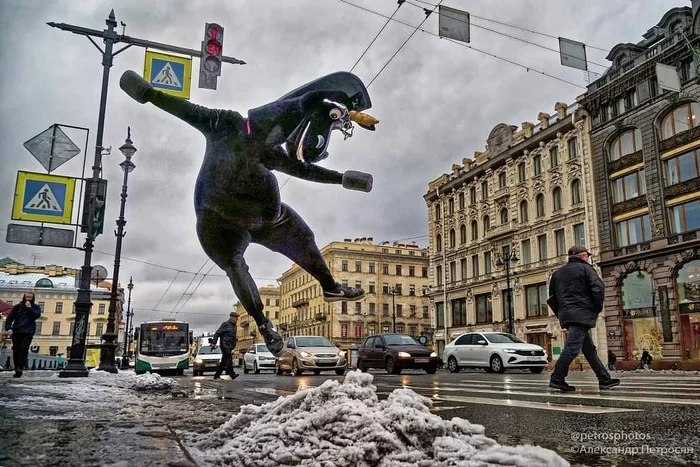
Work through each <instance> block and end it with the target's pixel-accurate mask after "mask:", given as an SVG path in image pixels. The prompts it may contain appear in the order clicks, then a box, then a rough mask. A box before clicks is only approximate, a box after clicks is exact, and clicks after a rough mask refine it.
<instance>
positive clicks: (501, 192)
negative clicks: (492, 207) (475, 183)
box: [493, 186, 510, 201]
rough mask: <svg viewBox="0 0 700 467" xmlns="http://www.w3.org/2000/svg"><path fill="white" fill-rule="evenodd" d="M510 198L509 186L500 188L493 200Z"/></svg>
mask: <svg viewBox="0 0 700 467" xmlns="http://www.w3.org/2000/svg"><path fill="white" fill-rule="evenodd" d="M508 196H510V190H509V189H508V186H504V187H503V188H499V189H498V190H496V191H495V192H494V194H493V199H494V201H498V200H500V199H503V198H507V197H508Z"/></svg>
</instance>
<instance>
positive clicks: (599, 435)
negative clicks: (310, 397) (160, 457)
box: [181, 369, 700, 466]
mask: <svg viewBox="0 0 700 467" xmlns="http://www.w3.org/2000/svg"><path fill="white" fill-rule="evenodd" d="M237 371H240V369H237ZM371 373H372V374H373V375H374V376H375V379H374V384H375V385H376V386H377V392H378V393H379V396H380V398H385V397H386V396H387V395H388V394H389V393H390V392H391V391H392V390H394V389H396V388H401V387H406V388H411V389H413V390H414V391H416V392H418V393H420V394H422V395H424V396H426V397H428V398H429V399H431V400H432V401H433V404H434V412H435V413H437V414H438V415H440V416H441V417H443V418H445V419H450V418H452V417H460V418H465V419H467V420H469V421H470V422H472V423H478V424H481V425H484V426H485V427H486V435H487V436H489V437H491V438H494V439H496V440H497V441H498V442H500V443H502V444H536V445H539V446H542V447H546V448H549V449H553V450H555V451H556V452H558V453H559V454H560V455H561V456H563V457H564V458H566V459H567V460H568V461H569V462H571V463H572V465H576V464H584V465H591V466H593V465H617V466H662V465H700V437H699V436H698V434H700V375H696V374H673V375H668V374H665V375H664V374H662V375H660V374H640V373H622V374H618V375H616V376H619V377H620V378H621V379H622V384H621V385H620V386H619V387H617V388H614V389H612V390H607V391H601V390H600V389H599V388H598V385H597V380H596V379H595V376H594V375H593V374H592V373H586V372H572V373H571V374H570V375H569V379H568V381H569V383H570V384H573V385H575V386H577V391H576V392H574V393H569V394H564V393H560V392H559V391H556V390H551V389H550V388H549V387H548V382H549V374H548V373H543V374H540V375H533V374H530V373H525V372H523V373H507V374H504V375H498V374H487V373H485V372H464V371H463V372H460V373H456V374H452V373H449V372H447V371H440V372H438V373H437V374H435V375H427V374H425V373H422V372H419V371H415V372H413V371H404V373H403V374H401V375H398V376H395V375H387V374H385V373H384V372H380V371H377V372H371ZM326 379H337V380H342V377H338V376H335V375H334V374H332V373H330V374H327V375H319V376H315V375H303V376H300V377H295V376H292V375H282V376H277V375H274V374H273V373H272V372H264V371H263V372H261V373H260V374H257V375H255V374H252V373H251V374H248V375H240V376H239V377H238V378H237V379H236V380H235V381H214V380H212V379H211V376H205V377H197V378H192V377H187V376H185V377H183V378H181V380H182V383H183V385H187V387H189V388H191V389H192V393H193V394H195V395H194V397H198V398H208V397H223V398H236V399H238V400H240V401H241V402H244V403H255V404H260V403H263V402H267V401H270V400H274V399H276V398H277V397H279V396H284V395H288V394H291V393H293V392H295V391H296V390H297V389H299V388H305V387H310V386H318V385H320V384H322V383H323V381H325V380H326ZM196 394H198V395H196ZM691 451H692V452H691Z"/></svg>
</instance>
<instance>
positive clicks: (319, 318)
mask: <svg viewBox="0 0 700 467" xmlns="http://www.w3.org/2000/svg"><path fill="white" fill-rule="evenodd" d="M314 319H315V320H316V321H325V320H326V319H327V318H326V314H325V313H316V316H314Z"/></svg>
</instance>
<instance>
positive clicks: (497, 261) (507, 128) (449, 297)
mask: <svg viewBox="0 0 700 467" xmlns="http://www.w3.org/2000/svg"><path fill="white" fill-rule="evenodd" d="M554 111H555V112H554V114H553V115H550V114H547V113H544V112H543V113H540V114H539V115H538V120H539V123H538V124H537V125H534V124H532V123H530V122H525V123H523V124H522V126H521V127H520V128H518V127H516V126H511V125H507V124H504V123H501V124H499V125H496V126H495V127H494V128H493V130H492V131H491V133H490V134H489V136H488V139H487V145H486V149H485V150H484V151H477V152H476V153H475V155H474V159H469V158H465V159H463V161H462V164H455V165H453V166H452V173H450V174H444V175H442V176H440V177H439V178H437V179H435V180H433V181H432V182H430V184H429V186H428V192H427V193H426V194H425V195H424V199H425V201H426V205H427V207H428V232H429V238H430V248H429V251H430V252H431V255H430V283H431V288H430V291H429V296H430V300H431V301H432V302H434V304H435V322H434V325H433V326H434V327H435V329H436V332H435V335H434V339H435V342H436V344H437V348H438V353H439V354H440V355H442V350H443V349H444V346H445V344H446V343H447V342H450V341H452V340H453V339H454V338H455V337H456V336H458V335H460V334H464V333H466V332H471V331H502V332H511V331H512V332H513V333H514V334H516V335H517V336H518V337H520V338H521V339H523V340H526V341H528V342H532V343H536V344H538V345H541V346H542V347H543V348H545V350H546V351H547V353H548V355H549V357H550V358H551V359H553V360H556V358H557V357H558V355H559V354H560V352H561V349H562V348H563V344H564V341H565V338H566V334H565V331H562V329H560V327H559V322H558V320H557V318H556V317H555V316H554V314H553V313H552V311H551V310H550V309H549V307H548V306H547V304H546V300H547V298H548V296H549V294H548V283H549V278H550V276H551V275H552V273H553V272H554V271H555V270H556V269H557V268H558V267H560V266H561V265H562V264H564V263H565V262H566V261H567V260H568V256H567V251H568V249H569V247H570V246H571V245H574V244H583V245H586V246H587V247H588V249H589V250H590V251H591V252H592V253H594V254H595V253H597V250H598V241H597V232H596V224H597V219H596V212H595V199H594V194H593V192H592V190H591V189H590V187H591V183H590V180H591V177H592V174H591V172H590V167H591V163H590V160H591V151H590V142H589V138H588V132H589V128H590V127H589V125H590V122H589V119H588V118H587V116H586V114H585V112H581V111H580V110H578V107H577V105H576V104H574V105H571V106H567V105H566V104H562V103H557V104H556V105H555V107H554ZM594 341H595V342H596V344H597V347H598V352H599V354H601V355H605V353H606V352H607V348H606V347H605V342H606V341H605V326H604V321H603V317H602V313H601V317H600V320H599V323H598V326H597V328H596V330H595V332H594Z"/></svg>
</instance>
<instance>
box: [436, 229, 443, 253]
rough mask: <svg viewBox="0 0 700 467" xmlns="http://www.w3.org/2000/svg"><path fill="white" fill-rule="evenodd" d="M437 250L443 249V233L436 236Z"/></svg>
mask: <svg viewBox="0 0 700 467" xmlns="http://www.w3.org/2000/svg"><path fill="white" fill-rule="evenodd" d="M435 250H437V252H438V253H440V252H441V251H442V235H440V234H437V235H436V236H435Z"/></svg>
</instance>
